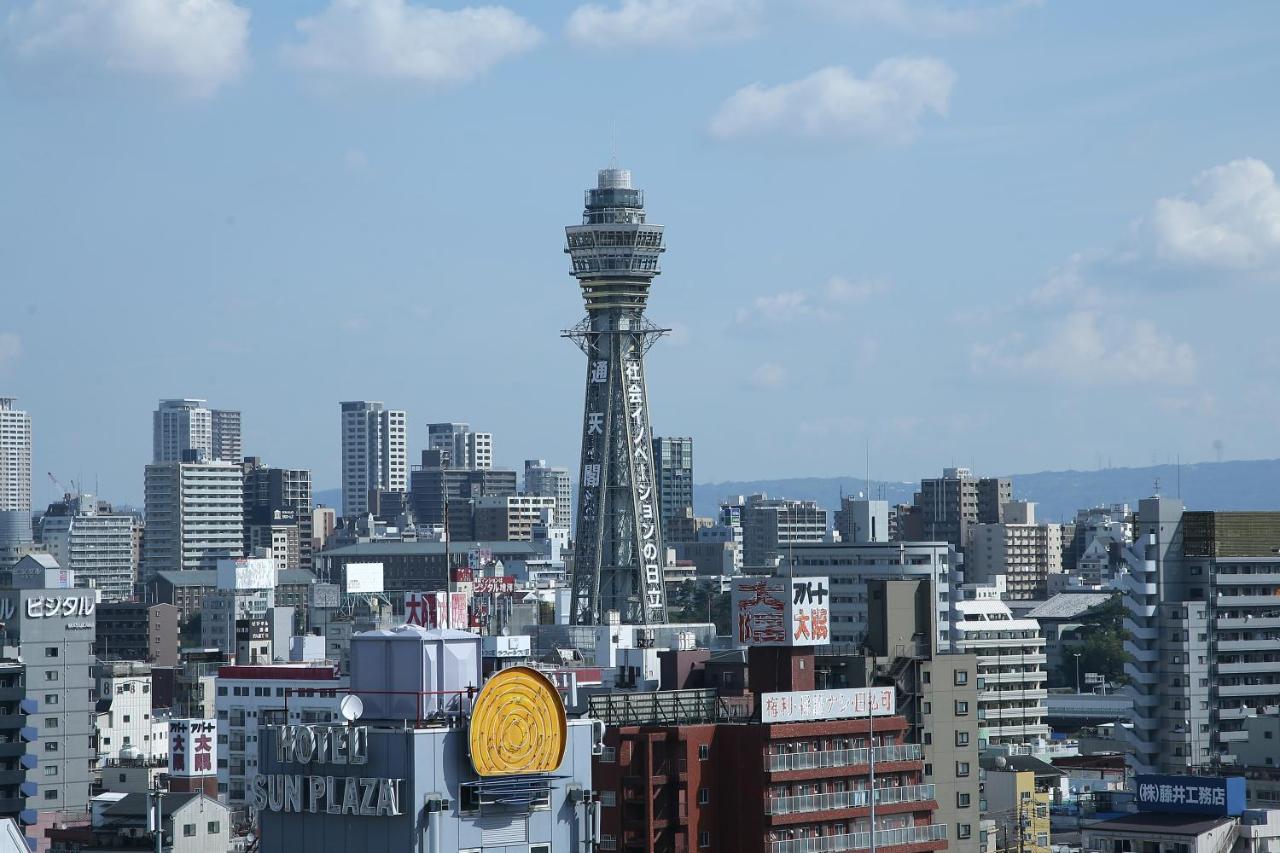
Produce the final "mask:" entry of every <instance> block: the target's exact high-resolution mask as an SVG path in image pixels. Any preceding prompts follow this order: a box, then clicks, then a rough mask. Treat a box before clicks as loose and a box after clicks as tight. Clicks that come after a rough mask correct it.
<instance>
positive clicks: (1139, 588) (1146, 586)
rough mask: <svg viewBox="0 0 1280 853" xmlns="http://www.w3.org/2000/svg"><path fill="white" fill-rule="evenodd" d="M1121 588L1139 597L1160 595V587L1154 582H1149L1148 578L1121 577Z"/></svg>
mask: <svg viewBox="0 0 1280 853" xmlns="http://www.w3.org/2000/svg"><path fill="white" fill-rule="evenodd" d="M1120 586H1121V588H1122V589H1124V590H1126V591H1128V592H1132V593H1135V594H1137V595H1159V594H1160V590H1159V587H1158V586H1156V583H1155V581H1154V579H1153V580H1151V581H1150V582H1148V580H1147V578H1145V577H1139V576H1138V575H1123V576H1121V581H1120Z"/></svg>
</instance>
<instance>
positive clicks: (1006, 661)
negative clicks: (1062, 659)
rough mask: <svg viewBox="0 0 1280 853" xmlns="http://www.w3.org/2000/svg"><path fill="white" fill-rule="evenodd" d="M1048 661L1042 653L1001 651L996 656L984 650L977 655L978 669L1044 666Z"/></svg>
mask: <svg viewBox="0 0 1280 853" xmlns="http://www.w3.org/2000/svg"><path fill="white" fill-rule="evenodd" d="M1048 660H1049V658H1048V657H1046V656H1045V654H1044V652H1018V651H1008V652H1004V651H1002V652H1000V653H999V654H996V653H992V652H988V651H986V650H985V649H984V650H983V651H981V652H979V653H978V666H979V667H980V668H981V667H984V666H1008V665H1011V664H1015V663H1016V664H1018V665H1019V666H1021V665H1022V664H1027V665H1034V664H1044V663H1046V662H1047V661H1048ZM984 677H985V676H984Z"/></svg>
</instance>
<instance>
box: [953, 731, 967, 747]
mask: <svg viewBox="0 0 1280 853" xmlns="http://www.w3.org/2000/svg"><path fill="white" fill-rule="evenodd" d="M968 745H969V733H968V732H959V731H958V732H956V746H968Z"/></svg>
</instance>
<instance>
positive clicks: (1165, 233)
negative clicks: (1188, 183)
mask: <svg viewBox="0 0 1280 853" xmlns="http://www.w3.org/2000/svg"><path fill="white" fill-rule="evenodd" d="M1137 230H1138V232H1139V234H1140V236H1141V237H1143V238H1144V246H1143V248H1146V249H1147V250H1149V251H1150V252H1151V253H1152V254H1154V256H1155V259H1157V260H1159V261H1161V262H1163V263H1166V264H1173V265H1179V266H1187V267H1193V268H1206V269H1216V270H1223V271H1234V272H1253V271H1270V270H1271V269H1273V268H1274V265H1275V264H1276V262H1277V261H1280V188H1278V187H1277V186H1276V179H1275V174H1274V173H1273V172H1272V171H1271V169H1270V167H1268V166H1267V164H1266V163H1264V162H1262V161H1261V160H1253V159H1243V160H1232V161H1231V162H1230V163H1226V164H1223V165H1221V166H1214V167H1213V168H1212V169H1209V170H1207V171H1204V172H1201V173H1200V174H1199V175H1198V176H1197V177H1196V178H1195V180H1194V181H1193V182H1192V191H1191V193H1190V194H1189V195H1187V196H1183V197H1178V198H1162V199H1159V200H1157V201H1156V203H1155V205H1154V206H1153V207H1152V210H1151V212H1150V213H1149V214H1148V215H1147V216H1146V217H1144V218H1143V219H1142V220H1140V221H1139V223H1138V226H1137Z"/></svg>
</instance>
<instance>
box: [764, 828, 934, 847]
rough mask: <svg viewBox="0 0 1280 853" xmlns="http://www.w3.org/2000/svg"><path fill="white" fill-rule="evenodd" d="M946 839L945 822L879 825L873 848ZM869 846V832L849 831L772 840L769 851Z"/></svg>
mask: <svg viewBox="0 0 1280 853" xmlns="http://www.w3.org/2000/svg"><path fill="white" fill-rule="evenodd" d="M946 840H947V825H946V824H945V823H934V824H930V825H929V826H908V827H904V828H902V829H882V830H880V831H879V832H877V833H876V848H877V849H878V848H882V847H893V846H897V845H902V844H924V843H926V842H929V841H946ZM869 849H871V833H870V832H850V833H848V834H846V835H819V836H814V837H811V838H790V839H787V840H786V841H775V842H773V845H772V846H771V847H770V851H771V853H836V851H840V850H869Z"/></svg>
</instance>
